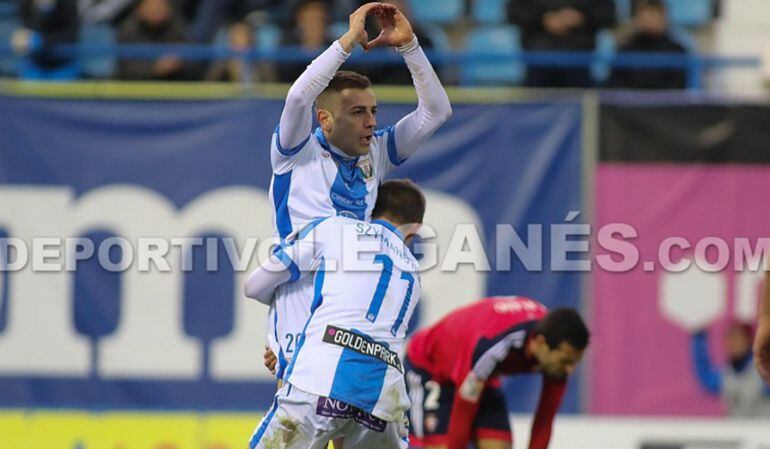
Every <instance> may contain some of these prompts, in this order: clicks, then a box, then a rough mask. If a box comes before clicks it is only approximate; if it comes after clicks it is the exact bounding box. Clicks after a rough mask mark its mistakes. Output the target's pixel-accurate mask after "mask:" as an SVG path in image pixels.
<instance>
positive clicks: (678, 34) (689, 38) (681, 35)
mask: <svg viewBox="0 0 770 449" xmlns="http://www.w3.org/2000/svg"><path fill="white" fill-rule="evenodd" d="M669 34H670V35H671V38H672V39H673V40H675V41H676V42H678V43H679V44H680V45H681V46H682V47H684V49H685V50H686V51H687V53H697V52H698V42H697V41H696V40H695V36H693V35H692V34H691V33H690V32H689V31H687V30H686V29H684V28H679V27H674V28H672V29H671V30H669Z"/></svg>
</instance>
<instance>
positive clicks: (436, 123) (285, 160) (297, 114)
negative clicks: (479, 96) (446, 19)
mask: <svg viewBox="0 0 770 449" xmlns="http://www.w3.org/2000/svg"><path fill="white" fill-rule="evenodd" d="M370 15H374V17H375V18H376V19H377V20H378V21H379V22H380V25H381V26H380V28H381V30H382V31H381V33H380V34H379V36H378V37H376V38H375V39H373V40H372V41H369V40H368V36H367V33H366V31H365V29H364V25H365V22H366V17H367V16H370ZM357 45H361V46H362V47H364V48H365V49H370V48H374V47H377V46H389V47H395V48H396V51H398V53H399V54H401V55H402V56H403V58H404V60H405V61H406V65H407V67H408V68H409V71H410V72H411V74H412V78H413V80H414V85H415V90H416V91H417V98H418V104H417V109H416V110H414V111H413V112H411V113H410V114H408V115H407V116H405V117H403V118H402V119H401V120H399V121H398V123H396V124H395V125H394V126H389V127H386V128H384V129H381V130H376V131H375V127H376V126H377V119H376V113H377V101H376V98H375V96H374V92H373V91H372V89H371V85H370V83H369V80H368V79H367V78H366V77H365V76H363V75H360V74H358V73H355V72H346V71H339V72H338V71H337V69H339V67H340V65H342V63H343V62H345V60H346V59H347V58H348V56H350V52H351V51H352V50H353V49H354V48H355V47H356V46H357ZM314 102H315V105H316V111H315V118H316V120H317V121H318V123H319V124H320V126H319V127H318V128H316V129H315V130H313V129H312V126H313V103H314ZM451 113H452V109H451V106H450V104H449V98H448V97H447V94H446V92H445V91H444V88H443V87H442V86H441V83H440V82H439V79H438V76H436V73H435V71H434V70H433V68H432V67H431V65H430V62H429V61H428V59H427V58H426V57H425V54H424V53H423V51H422V49H421V48H420V45H419V42H418V41H417V38H416V37H415V36H414V33H413V32H412V27H411V25H410V24H409V21H408V20H407V19H406V17H404V15H403V14H402V13H401V12H400V11H399V10H398V9H397V8H395V7H394V6H392V5H388V4H385V3H376V2H375V3H367V4H365V5H363V6H362V7H360V8H359V9H358V10H356V11H355V12H354V13H353V14H351V16H350V29H349V30H348V32H347V33H345V34H344V35H343V36H342V37H340V38H339V39H338V40H337V41H335V42H334V43H333V44H332V45H331V46H330V47H329V48H328V49H327V50H326V51H324V52H323V53H322V54H321V55H319V56H318V57H317V58H316V59H315V60H313V62H312V63H311V64H310V65H309V66H308V67H307V69H306V70H305V72H304V73H302V75H300V77H299V78H298V79H297V81H296V82H295V83H294V84H293V85H292V86H291V88H290V89H289V93H288V95H287V97H286V104H285V106H284V109H283V112H282V114H281V120H280V124H279V126H278V127H277V128H276V131H275V133H274V135H273V141H272V145H271V162H272V168H273V179H272V181H271V184H270V198H271V200H272V201H273V205H274V208H275V221H274V224H275V229H276V231H277V234H278V236H279V237H280V238H285V237H286V236H287V235H289V234H291V233H292V232H294V231H296V230H298V229H302V228H303V227H304V226H305V225H307V224H308V223H309V222H311V221H312V220H314V219H317V218H321V217H328V216H332V215H340V216H346V217H351V218H355V219H358V220H364V221H367V220H369V219H370V217H371V213H372V208H373V207H374V204H375V201H376V199H377V186H378V185H379V184H380V182H382V180H383V179H384V177H385V176H386V175H387V174H388V173H389V172H391V171H392V170H393V169H394V168H396V167H397V166H398V165H400V164H401V163H403V162H404V161H405V160H406V159H407V158H408V157H409V156H411V155H412V154H413V153H414V152H415V151H416V150H417V149H418V148H419V147H420V146H421V145H422V144H424V143H425V142H426V141H427V140H428V138H429V137H430V136H431V135H432V134H433V133H434V132H435V131H436V130H437V129H438V128H439V127H440V126H441V125H442V124H443V123H444V122H445V121H446V120H447V119H448V118H449V116H450V115H451ZM283 290H292V288H291V287H286V288H285V289H279V291H278V292H277V295H276V298H277V300H276V301H274V302H273V306H272V307H271V310H270V313H269V315H268V333H269V334H270V337H269V338H268V342H269V344H270V346H271V348H270V349H272V352H274V353H275V354H276V355H277V358H278V368H277V372H276V375H277V377H278V378H279V379H280V378H282V376H283V374H284V370H285V367H286V366H287V365H288V362H289V361H290V360H291V356H292V354H293V353H294V352H295V351H296V346H297V343H296V340H297V336H298V335H299V334H301V332H302V326H303V325H304V324H305V322H306V321H307V318H308V315H309V308H310V303H309V302H304V303H303V302H302V301H299V300H295V299H292V298H291V297H292V295H293V293H292V292H291V291H283ZM266 357H271V356H270V354H269V352H267V353H266Z"/></svg>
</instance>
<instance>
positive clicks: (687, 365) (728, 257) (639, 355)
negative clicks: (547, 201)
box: [589, 163, 770, 415]
mask: <svg viewBox="0 0 770 449" xmlns="http://www.w3.org/2000/svg"><path fill="white" fill-rule="evenodd" d="M597 176H598V179H597V191H596V217H597V227H596V230H595V232H594V235H595V236H597V237H596V238H595V241H594V242H593V248H594V250H595V254H596V257H595V258H594V261H593V262H594V266H593V269H592V276H593V295H592V296H593V298H592V301H590V303H591V304H592V317H591V322H592V333H593V338H592V347H591V350H590V355H589V357H590V362H589V363H590V381H589V382H590V392H591V393H590V407H589V410H590V411H591V412H593V413H599V414H625V415H720V414H724V409H723V407H722V404H721V402H720V400H719V398H718V397H716V396H714V395H712V394H709V393H707V392H705V391H704V390H703V389H702V388H701V387H700V386H699V383H698V380H697V377H696V374H695V369H694V362H693V354H692V351H691V343H692V337H691V335H692V333H693V332H694V331H696V330H698V329H708V336H709V349H710V355H711V359H712V361H713V363H714V364H718V365H724V364H725V363H726V355H725V352H724V344H723V339H724V338H723V337H724V334H725V329H726V326H727V325H728V324H729V323H730V322H731V321H736V320H737V321H746V320H753V318H754V317H755V314H756V307H757V304H758V299H759V292H760V288H761V283H762V273H761V272H760V271H759V270H758V269H757V265H758V264H760V263H761V259H760V254H761V249H762V248H764V247H767V245H768V242H770V167H768V166H758V165H757V166H752V165H698V164H687V165H684V164H682V165H673V164H671V165H668V164H611V163H604V164H601V165H600V167H599V169H598V173H597ZM629 225H630V227H629ZM631 228H633V230H634V231H635V233H636V235H637V236H636V237H630V236H631V235H633V234H629V233H628V232H629V230H630V229H631ZM602 229H604V233H601V232H599V231H600V230H602ZM614 231H618V232H614ZM621 231H622V232H625V233H626V234H625V235H626V236H628V237H622V236H621V234H620V233H619V232H621ZM613 232H614V233H613ZM608 236H611V237H608ZM611 239H613V240H611ZM621 240H622V241H621ZM618 241H621V244H620V245H618V244H617V242H618ZM608 242H609V244H608ZM623 242H627V243H623ZM631 245H633V246H631ZM688 245H689V248H688V247H687V246H688ZM637 250H638V253H636V251H637ZM635 254H636V255H638V258H639V260H638V263H635V264H633V268H630V269H629V267H628V266H626V267H623V266H622V265H623V264H622V263H621V262H624V261H625V262H627V265H632V264H631V263H630V262H632V261H634V258H635ZM607 256H609V257H611V260H612V263H606V262H607V261H608V260H609V259H607ZM669 258H670V259H671V260H670V261H669V260H667V259H669ZM600 259H603V260H604V262H605V263H604V266H606V267H609V268H610V269H605V268H602V267H601V266H599V262H600ZM752 265H753V266H752ZM664 266H665V268H664ZM619 268H620V269H619ZM611 270H616V271H617V272H613V271H611Z"/></svg>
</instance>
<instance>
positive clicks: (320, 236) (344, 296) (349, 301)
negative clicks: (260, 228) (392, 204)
mask: <svg viewBox="0 0 770 449" xmlns="http://www.w3.org/2000/svg"><path fill="white" fill-rule="evenodd" d="M275 256H276V257H277V259H279V260H280V261H281V262H282V263H283V264H284V265H285V266H286V267H287V268H288V269H289V271H290V272H291V279H290V281H289V284H291V283H293V282H298V283H301V284H302V286H303V287H304V294H306V295H307V296H308V297H310V298H312V303H311V307H310V317H309V319H308V320H307V321H306V323H305V326H304V329H303V331H302V333H301V335H300V336H299V339H298V343H297V349H296V351H295V354H294V358H293V360H292V362H291V364H289V366H288V368H287V370H286V374H285V377H284V380H285V381H286V382H288V383H290V384H292V385H293V386H295V387H297V388H299V389H301V390H303V391H306V392H309V393H313V394H316V395H319V396H326V397H329V398H332V399H335V400H338V401H342V402H345V403H347V404H350V405H352V406H354V407H357V408H359V409H361V410H363V411H366V412H368V413H371V414H372V415H374V416H376V417H378V418H380V419H383V420H386V421H391V422H396V421H399V420H401V419H403V414H404V413H405V411H406V410H408V408H409V405H410V403H409V399H408V397H407V394H406V387H405V384H404V375H403V366H402V363H401V360H400V356H399V354H400V353H401V350H402V345H403V343H404V340H405V338H406V328H407V325H408V323H409V320H410V318H411V316H412V313H413V312H414V309H415V306H416V304H417V302H418V301H419V299H420V289H421V287H420V277H419V273H418V269H419V265H418V263H417V261H416V260H415V258H414V256H413V255H412V253H411V252H410V251H409V249H408V248H407V246H406V244H405V243H404V241H403V239H402V236H401V234H400V232H399V231H398V230H397V229H396V228H395V227H394V226H393V225H391V224H390V223H387V222H384V221H380V220H375V221H373V222H371V223H367V222H364V221H361V220H354V219H350V218H345V217H339V216H338V217H331V218H328V219H321V220H317V221H315V222H312V223H311V224H310V225H309V226H308V227H306V228H305V229H304V230H302V231H301V232H299V233H297V234H296V235H295V236H290V238H289V239H287V241H286V242H285V243H284V244H282V245H281V246H280V247H279V248H278V249H277V250H276V252H275ZM343 257H344V258H345V259H343Z"/></svg>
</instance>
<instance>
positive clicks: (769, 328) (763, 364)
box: [754, 313, 770, 385]
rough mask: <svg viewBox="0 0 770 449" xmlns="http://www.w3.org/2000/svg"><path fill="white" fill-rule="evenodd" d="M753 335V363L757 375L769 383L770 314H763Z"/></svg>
mask: <svg viewBox="0 0 770 449" xmlns="http://www.w3.org/2000/svg"><path fill="white" fill-rule="evenodd" d="M757 324H758V326H757V333H756V334H755V335H754V364H755V365H756V366H757V371H759V375H760V376H762V378H763V379H764V380H765V382H766V383H767V384H768V385H770V315H768V314H767V313H765V314H763V315H762V316H760V318H759V322H758V323H757Z"/></svg>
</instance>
